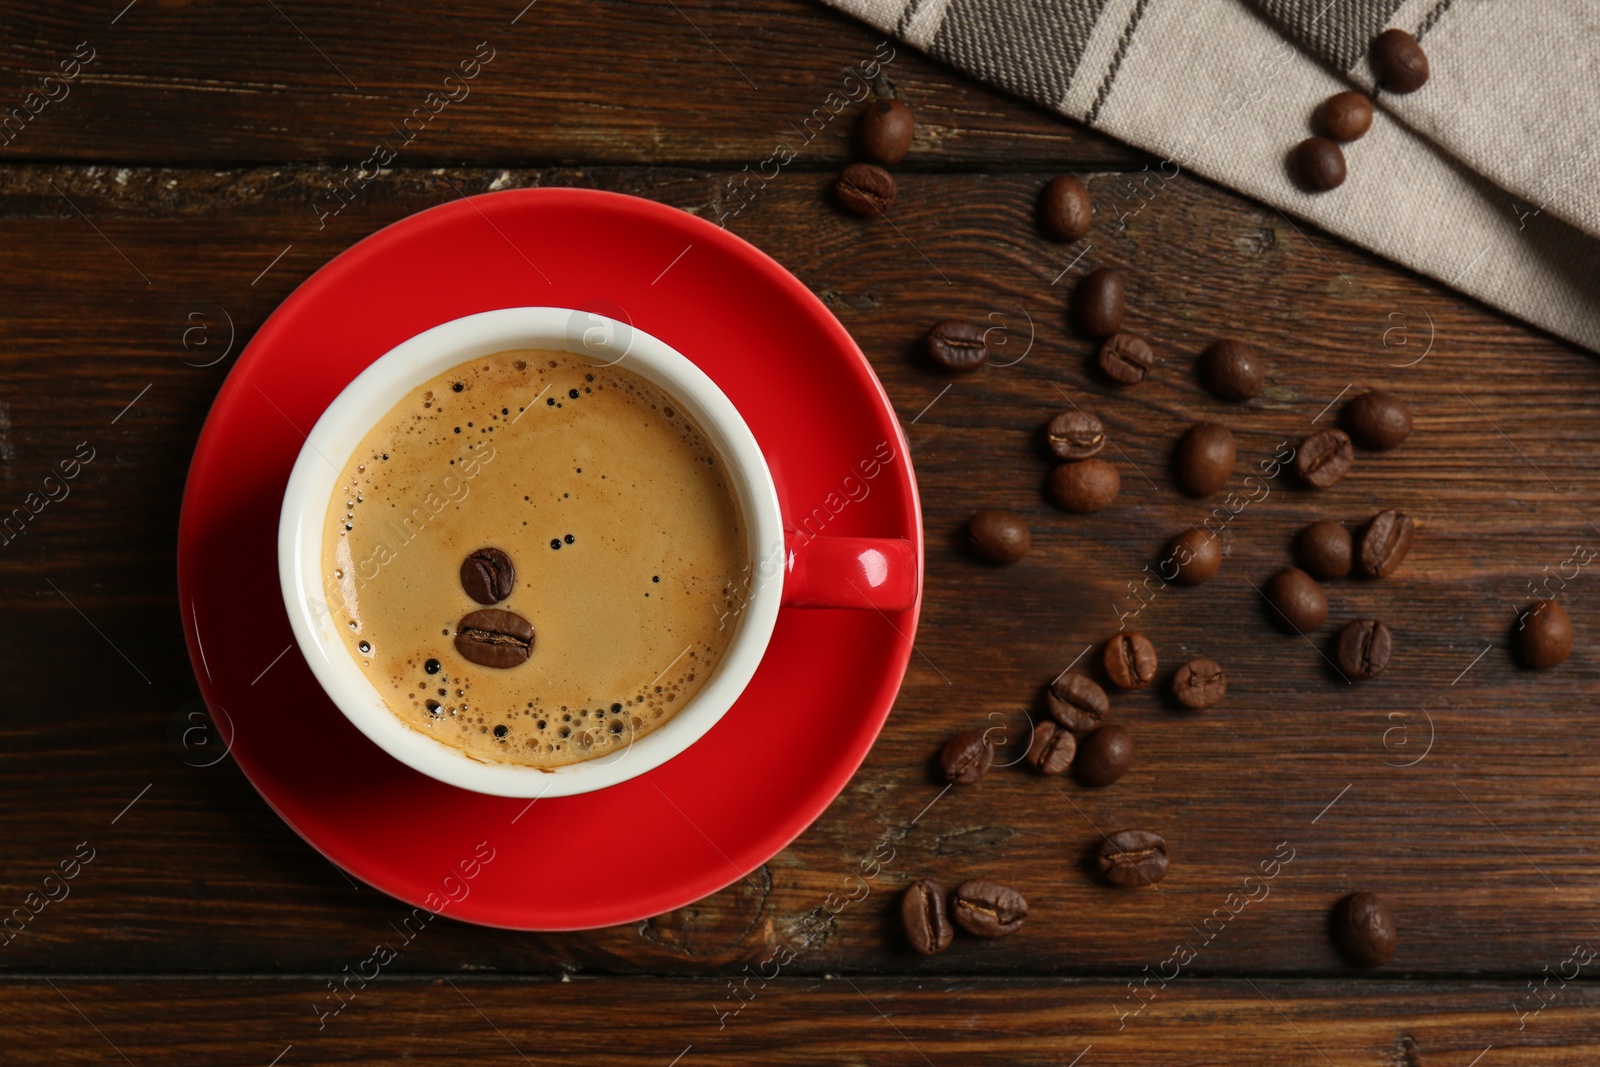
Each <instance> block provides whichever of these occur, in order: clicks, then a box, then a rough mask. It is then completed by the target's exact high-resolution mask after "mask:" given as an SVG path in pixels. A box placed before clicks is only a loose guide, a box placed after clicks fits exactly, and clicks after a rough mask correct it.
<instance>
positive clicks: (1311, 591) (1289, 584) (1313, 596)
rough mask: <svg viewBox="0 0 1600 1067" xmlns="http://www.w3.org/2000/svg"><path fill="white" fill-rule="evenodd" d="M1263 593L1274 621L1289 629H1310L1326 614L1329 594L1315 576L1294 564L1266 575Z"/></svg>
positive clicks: (1324, 617)
mask: <svg viewBox="0 0 1600 1067" xmlns="http://www.w3.org/2000/svg"><path fill="white" fill-rule="evenodd" d="M1262 594H1263V595H1264V596H1265V597H1266V598H1267V603H1268V604H1270V605H1271V611H1269V612H1268V614H1270V615H1271V616H1272V620H1273V622H1275V623H1277V624H1278V626H1279V627H1280V628H1282V629H1284V630H1287V631H1288V632H1290V633H1302V634H1304V633H1310V632H1311V631H1312V630H1315V629H1316V628H1317V627H1319V626H1321V625H1322V624H1323V623H1324V622H1325V621H1327V618H1328V597H1327V595H1326V594H1324V593H1323V591H1322V586H1320V585H1318V584H1317V581H1316V579H1315V578H1313V577H1311V575H1309V574H1307V573H1306V572H1305V571H1303V570H1300V569H1299V568H1297V567H1285V568H1284V569H1283V570H1281V571H1279V572H1278V573H1277V574H1274V575H1273V576H1272V577H1271V578H1269V579H1267V584H1266V587H1265V588H1264V589H1263V590H1262Z"/></svg>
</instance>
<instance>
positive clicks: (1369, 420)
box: [1343, 389, 1411, 452]
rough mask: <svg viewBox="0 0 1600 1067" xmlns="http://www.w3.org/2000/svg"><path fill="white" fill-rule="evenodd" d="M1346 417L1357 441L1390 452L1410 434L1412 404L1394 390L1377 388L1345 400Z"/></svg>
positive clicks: (1363, 445) (1351, 433)
mask: <svg viewBox="0 0 1600 1067" xmlns="http://www.w3.org/2000/svg"><path fill="white" fill-rule="evenodd" d="M1343 421H1344V427H1345V429H1346V430H1349V431H1350V437H1351V439H1352V440H1354V441H1355V443H1356V444H1358V445H1360V446H1361V447H1362V448H1370V449H1372V450H1373V451H1375V452H1387V451H1389V449H1391V448H1399V447H1400V443H1401V442H1402V441H1404V440H1405V439H1406V438H1407V437H1409V436H1411V405H1409V404H1407V403H1406V402H1405V401H1404V400H1401V399H1400V398H1399V397H1397V396H1395V395H1394V394H1393V393H1385V392H1382V391H1381V390H1376V389H1375V390H1373V391H1372V392H1370V393H1362V394H1361V395H1360V396H1358V397H1356V398H1355V399H1353V400H1351V401H1350V402H1349V403H1348V404H1346V405H1345V406H1344V420H1343Z"/></svg>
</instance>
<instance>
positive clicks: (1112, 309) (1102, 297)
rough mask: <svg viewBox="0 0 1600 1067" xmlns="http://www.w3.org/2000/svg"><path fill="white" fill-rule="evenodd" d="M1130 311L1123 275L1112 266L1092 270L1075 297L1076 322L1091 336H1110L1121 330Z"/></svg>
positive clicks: (1073, 316) (1074, 316)
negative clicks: (1124, 318)
mask: <svg viewBox="0 0 1600 1067" xmlns="http://www.w3.org/2000/svg"><path fill="white" fill-rule="evenodd" d="M1127 311H1128V304H1127V292H1126V287H1125V286H1124V285H1123V281H1122V275H1121V274H1120V273H1119V272H1117V271H1115V270H1112V269H1111V268H1110V267H1101V268H1100V269H1099V270H1095V271H1090V272H1089V273H1088V274H1087V275H1085V276H1084V279H1083V281H1081V282H1079V283H1078V288H1077V290H1076V291H1075V292H1074V293H1073V294H1072V318H1073V323H1074V325H1076V326H1077V328H1078V330H1079V331H1080V332H1082V333H1085V334H1087V335H1088V336H1090V337H1110V336H1111V335H1112V334H1114V333H1116V332H1117V331H1118V330H1120V329H1122V319H1123V316H1124V315H1126V314H1127Z"/></svg>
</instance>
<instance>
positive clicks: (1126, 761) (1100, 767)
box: [1073, 722, 1133, 789]
mask: <svg viewBox="0 0 1600 1067" xmlns="http://www.w3.org/2000/svg"><path fill="white" fill-rule="evenodd" d="M1073 766H1074V767H1075V768H1076V769H1077V774H1078V781H1080V782H1082V783H1083V784H1084V785H1087V786H1093V787H1094V788H1096V789H1098V788H1100V787H1102V786H1108V785H1110V784H1111V783H1112V782H1115V781H1116V780H1117V779H1118V778H1121V777H1122V776H1123V775H1124V774H1127V773H1128V768H1129V767H1132V766H1133V735H1132V734H1130V733H1129V732H1128V731H1127V728H1126V727H1123V726H1120V725H1118V724H1117V723H1114V722H1108V723H1106V724H1105V725H1104V726H1102V727H1100V729H1098V730H1096V731H1095V732H1094V733H1092V734H1090V735H1089V736H1087V737H1085V738H1083V739H1082V740H1081V741H1079V742H1078V758H1077V760H1075V761H1074V763H1073Z"/></svg>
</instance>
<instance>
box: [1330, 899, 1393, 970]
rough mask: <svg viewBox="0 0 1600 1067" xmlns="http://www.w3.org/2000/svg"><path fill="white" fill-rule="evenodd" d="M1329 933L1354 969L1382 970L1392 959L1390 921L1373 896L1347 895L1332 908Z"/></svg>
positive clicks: (1385, 909)
mask: <svg viewBox="0 0 1600 1067" xmlns="http://www.w3.org/2000/svg"><path fill="white" fill-rule="evenodd" d="M1333 931H1334V936H1335V937H1336V938H1337V939H1338V942H1339V949H1340V951H1342V952H1343V953H1344V955H1345V958H1346V959H1348V960H1349V961H1350V962H1351V963H1353V964H1355V965H1356V966H1357V967H1382V966H1383V965H1384V964H1385V963H1388V962H1389V961H1390V960H1392V959H1393V958H1394V950H1395V944H1396V941H1397V938H1396V935H1395V929H1394V920H1393V919H1391V918H1390V917H1389V910H1388V909H1387V908H1385V907H1384V906H1383V901H1382V900H1380V899H1379V898H1378V895H1377V894H1376V893H1351V894H1350V895H1349V896H1347V897H1345V898H1344V899H1343V900H1341V901H1339V903H1338V904H1336V905H1334V909H1333Z"/></svg>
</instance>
